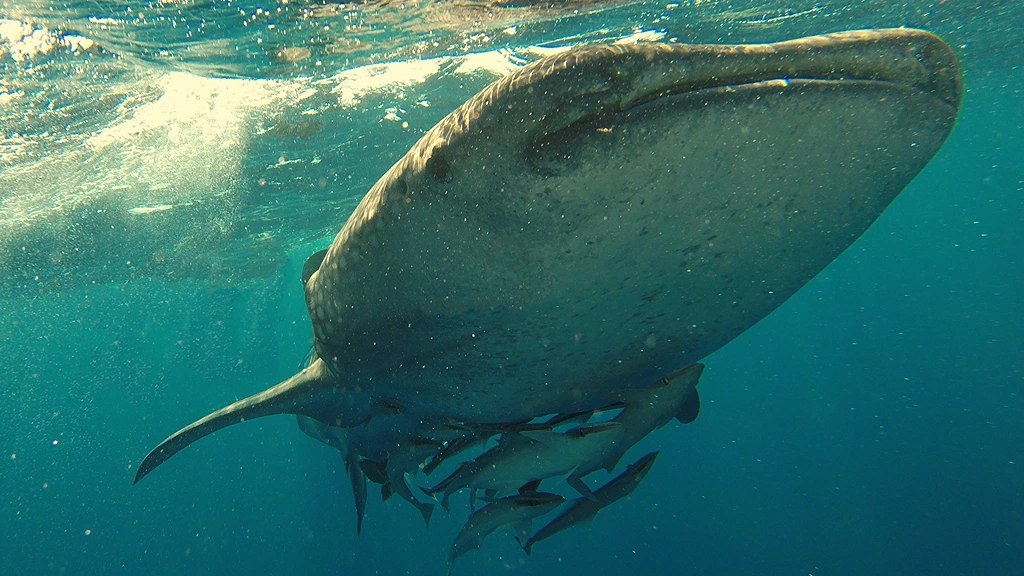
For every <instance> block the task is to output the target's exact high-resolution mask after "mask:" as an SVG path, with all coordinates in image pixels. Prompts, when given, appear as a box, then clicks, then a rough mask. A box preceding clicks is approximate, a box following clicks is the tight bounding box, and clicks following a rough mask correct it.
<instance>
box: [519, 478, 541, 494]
mask: <svg viewBox="0 0 1024 576" xmlns="http://www.w3.org/2000/svg"><path fill="white" fill-rule="evenodd" d="M538 488H540V480H530V481H529V482H527V483H526V484H523V485H522V486H520V487H519V493H520V494H535V493H536V492H537V489H538Z"/></svg>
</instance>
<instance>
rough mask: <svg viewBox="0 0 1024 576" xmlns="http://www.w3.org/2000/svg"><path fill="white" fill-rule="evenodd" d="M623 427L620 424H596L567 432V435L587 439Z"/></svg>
mask: <svg viewBox="0 0 1024 576" xmlns="http://www.w3.org/2000/svg"><path fill="white" fill-rule="evenodd" d="M621 427H622V424H619V423H618V422H597V423H594V424H583V425H582V426H577V427H575V428H572V429H570V430H566V431H565V435H566V436H568V437H570V438H585V437H587V436H589V435H591V434H600V433H602V432H608V431H609V430H615V429H616V428H621Z"/></svg>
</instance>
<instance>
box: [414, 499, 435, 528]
mask: <svg viewBox="0 0 1024 576" xmlns="http://www.w3.org/2000/svg"><path fill="white" fill-rule="evenodd" d="M416 507H417V508H419V510H420V514H421V515H422V516H423V523H424V524H426V525H427V528H430V517H431V516H432V515H433V514H434V505H433V504H425V503H423V502H420V503H419V504H417V505H416Z"/></svg>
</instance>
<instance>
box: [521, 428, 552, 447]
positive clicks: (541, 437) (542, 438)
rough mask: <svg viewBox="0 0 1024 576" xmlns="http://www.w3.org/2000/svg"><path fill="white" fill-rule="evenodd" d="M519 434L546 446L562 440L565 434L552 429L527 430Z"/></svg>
mask: <svg viewBox="0 0 1024 576" xmlns="http://www.w3.org/2000/svg"><path fill="white" fill-rule="evenodd" d="M518 435H519V436H521V437H523V438H526V439H528V440H532V441H533V442H539V443H541V444H543V445H545V446H551V445H552V444H555V443H557V442H558V441H559V440H562V438H563V435H562V434H560V433H558V432H552V431H551V430H526V431H524V432H519V433H518Z"/></svg>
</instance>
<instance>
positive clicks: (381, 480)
mask: <svg viewBox="0 0 1024 576" xmlns="http://www.w3.org/2000/svg"><path fill="white" fill-rule="evenodd" d="M387 466H388V463H387V461H384V462H376V461H374V460H367V459H365V458H364V459H362V460H360V461H359V468H360V469H361V470H362V471H363V474H366V478H367V479H369V480H370V482H373V483H374V484H380V485H384V484H387V483H388V472H387Z"/></svg>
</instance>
